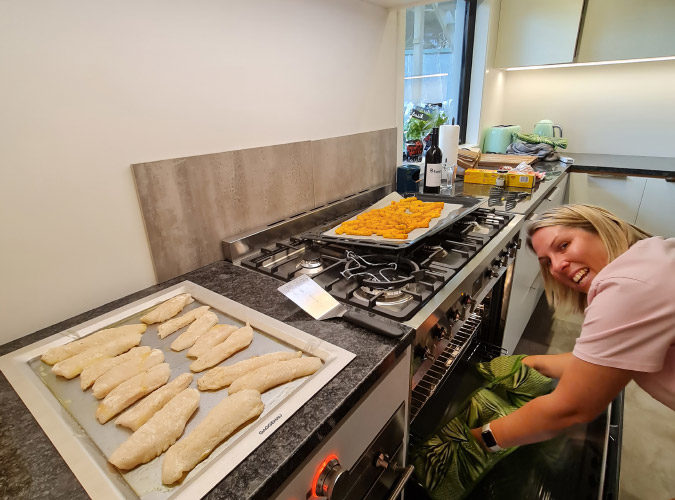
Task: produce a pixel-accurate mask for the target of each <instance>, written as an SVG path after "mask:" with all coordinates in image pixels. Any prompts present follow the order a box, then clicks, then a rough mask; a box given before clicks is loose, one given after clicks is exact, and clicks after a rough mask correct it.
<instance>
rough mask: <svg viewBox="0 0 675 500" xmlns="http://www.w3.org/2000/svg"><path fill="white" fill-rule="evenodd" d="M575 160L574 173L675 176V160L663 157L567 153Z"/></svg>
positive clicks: (565, 153) (566, 154)
mask: <svg viewBox="0 0 675 500" xmlns="http://www.w3.org/2000/svg"><path fill="white" fill-rule="evenodd" d="M561 154H562V155H564V156H569V157H571V158H574V164H573V165H572V172H581V171H583V172H598V173H619V174H627V175H643V176H654V177H671V176H673V175H675V158H670V157H662V156H628V155H606V154H591V153H567V152H561Z"/></svg>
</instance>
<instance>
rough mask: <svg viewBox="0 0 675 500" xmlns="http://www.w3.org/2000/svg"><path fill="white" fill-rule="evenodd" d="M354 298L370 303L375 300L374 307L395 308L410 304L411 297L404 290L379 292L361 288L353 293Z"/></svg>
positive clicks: (374, 289)
mask: <svg viewBox="0 0 675 500" xmlns="http://www.w3.org/2000/svg"><path fill="white" fill-rule="evenodd" d="M354 297H356V298H357V299H361V300H365V301H366V302H370V301H372V300H373V299H375V305H376V306H397V305H401V304H405V303H406V302H410V301H411V300H412V299H413V297H412V295H410V294H409V293H406V291H405V288H396V289H393V290H380V289H376V288H370V287H367V286H362V287H360V288H359V289H358V290H355V291H354Z"/></svg>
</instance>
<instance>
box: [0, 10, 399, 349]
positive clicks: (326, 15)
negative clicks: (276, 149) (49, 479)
mask: <svg viewBox="0 0 675 500" xmlns="http://www.w3.org/2000/svg"><path fill="white" fill-rule="evenodd" d="M396 21H397V20H396V12H395V11H392V12H388V11H387V10H385V9H384V8H382V7H379V6H376V5H372V4H367V3H364V2H361V1H358V0H323V1H320V2H316V1H313V0H290V1H289V0H287V1H282V0H277V1H272V0H258V1H256V2H222V1H219V0H193V1H187V0H181V1H179V0H168V1H166V0H162V1H160V0H144V1H140V2H138V1H132V0H118V1H116V2H91V1H88V0H61V1H59V2H55V1H47V0H4V1H3V2H2V3H0V67H2V73H3V76H2V78H0V96H2V97H0V99H1V101H0V102H1V104H0V106H1V107H0V151H2V161H1V163H0V165H1V168H2V181H1V183H0V234H1V235H2V236H1V237H0V238H1V239H0V276H1V277H2V278H1V279H2V286H1V287H0V304H1V306H0V310H1V311H2V318H1V321H0V325H2V329H1V330H0V343H4V342H7V341H9V340H11V339H14V338H17V337H20V336H22V335H25V334H28V333H30V332H32V331H35V330H37V329H39V328H42V327H45V326H48V325H50V324H53V323H56V322H58V321H60V320H63V319H66V318H67V317H70V316H72V315H75V314H78V313H80V312H83V311H86V310H88V309H90V308H93V307H96V306H98V305H101V304H104V303H106V302H108V301H111V300H113V299H116V298H119V297H121V296H123V295H125V294H127V293H131V292H134V291H136V290H139V289H141V288H143V287H146V286H149V285H151V284H153V283H154V282H155V278H154V274H153V271H152V265H151V261H150V253H149V250H148V245H147V240H146V236H145V232H144V229H143V223H142V219H141V214H140V211H139V206H138V200H137V198H136V192H135V188H134V184H133V179H132V175H131V169H130V167H129V166H130V164H133V163H138V162H144V161H152V160H160V159H166V158H175V157H182V156H189V155H197V154H205V153H212V152H219V151H227V150H233V149H242V148H247V147H253V146H262V145H271V144H280V143H287V142H294V141H300V140H307V139H320V138H326V137H333V136H340V135H346V134H352V133H357V132H364V131H369V130H377V129H382V128H388V127H394V126H396V124H397V115H398V114H399V113H398V112H399V111H400V110H399V109H398V108H397V107H396V63H397V61H396V56H397V53H396V34H397V24H396Z"/></svg>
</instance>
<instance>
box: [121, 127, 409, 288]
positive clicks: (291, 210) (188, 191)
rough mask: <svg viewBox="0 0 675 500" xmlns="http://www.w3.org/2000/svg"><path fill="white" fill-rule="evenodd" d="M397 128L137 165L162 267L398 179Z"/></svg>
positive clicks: (198, 258) (190, 264) (164, 271)
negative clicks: (250, 232) (265, 226)
mask: <svg viewBox="0 0 675 500" xmlns="http://www.w3.org/2000/svg"><path fill="white" fill-rule="evenodd" d="M397 159H398V158H397V155H396V129H395V128H390V129H384V130H377V131H374V132H364V133H361V134H354V135H348V136H343V137H335V138H330V139H322V140H318V141H303V142H295V143H291V144H282V145H277V146H265V147H260V148H252V149H243V150H238V151H228V152H224V153H214V154H208V155H200V156H191V157H187V158H178V159H172V160H161V161H156V162H149V163H138V164H136V165H132V171H133V174H134V178H135V181H136V189H137V192H138V198H139V202H140V205H141V211H142V214H143V220H144V222H145V228H146V233H147V235H148V240H149V242H150V251H151V254H152V260H153V265H154V268H155V274H156V276H157V280H158V281H160V282H161V281H165V280H167V279H170V278H173V277H175V276H178V275H180V274H183V273H185V272H188V271H191V270H193V269H197V268H199V267H201V266H205V265H207V264H210V263H212V262H215V261H218V260H221V259H222V258H223V255H222V250H221V240H222V239H223V238H224V237H226V236H230V235H233V234H237V233H241V232H243V231H247V230H251V229H255V228H257V227H260V226H263V225H266V224H270V223H273V222H276V221H278V220H280V219H283V218H285V217H288V216H290V215H294V214H297V213H299V212H302V211H305V210H308V209H312V208H314V207H317V206H320V205H323V204H325V203H327V202H330V201H333V200H337V199H340V198H343V197H344V196H347V195H349V194H353V193H355V192H358V191H361V190H363V189H367V188H370V187H374V186H380V185H382V184H386V183H392V184H393V182H394V172H395V169H396V164H397V163H396V162H397Z"/></svg>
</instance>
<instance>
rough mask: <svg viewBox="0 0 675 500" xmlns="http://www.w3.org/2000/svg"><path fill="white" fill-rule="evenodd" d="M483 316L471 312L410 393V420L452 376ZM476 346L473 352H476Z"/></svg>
mask: <svg viewBox="0 0 675 500" xmlns="http://www.w3.org/2000/svg"><path fill="white" fill-rule="evenodd" d="M481 323H482V317H481V316H480V315H479V314H476V313H473V314H471V315H470V316H469V317H468V318H467V319H466V320H465V321H464V323H463V324H462V326H461V327H460V328H459V330H458V331H457V333H455V334H454V335H453V336H452V339H451V340H450V342H449V343H448V345H447V346H446V348H445V349H444V350H443V352H441V354H439V355H438V357H437V358H436V359H435V361H434V363H433V364H432V365H431V366H430V367H429V369H428V370H427V372H426V373H425V374H424V376H423V377H422V379H421V380H420V381H419V383H418V384H417V385H416V386H415V388H414V389H413V390H412V393H411V395H410V420H411V422H412V421H413V420H414V419H415V417H416V416H417V414H418V413H419V412H420V410H421V409H422V407H424V405H425V404H426V402H427V401H428V400H429V399H430V398H431V397H432V396H433V395H434V393H435V392H436V389H438V388H439V387H440V386H441V385H442V384H443V382H445V380H446V379H447V378H448V377H449V376H450V374H451V373H452V371H453V370H454V368H455V366H457V362H458V360H460V359H462V358H463V357H464V355H465V354H466V353H467V351H469V349H470V347H471V345H472V344H473V343H474V342H473V341H474V339H475V338H476V337H477V333H478V331H479V330H480V326H481ZM475 352H476V349H475V348H474V349H473V351H472V352H471V354H474V353H475Z"/></svg>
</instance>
